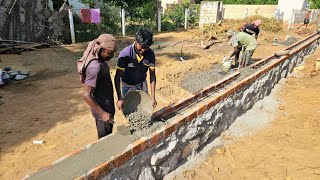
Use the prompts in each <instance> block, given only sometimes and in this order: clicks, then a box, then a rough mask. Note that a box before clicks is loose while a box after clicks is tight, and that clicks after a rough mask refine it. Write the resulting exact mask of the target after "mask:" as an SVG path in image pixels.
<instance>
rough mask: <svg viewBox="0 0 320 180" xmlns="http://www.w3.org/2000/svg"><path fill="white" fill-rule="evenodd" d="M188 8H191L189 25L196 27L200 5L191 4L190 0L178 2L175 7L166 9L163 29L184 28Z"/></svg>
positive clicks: (162, 23)
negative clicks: (188, 0)
mask: <svg viewBox="0 0 320 180" xmlns="http://www.w3.org/2000/svg"><path fill="white" fill-rule="evenodd" d="M186 8H189V16H188V25H189V27H190V28H194V27H196V26H198V22H199V13H200V12H199V11H200V5H193V6H190V5H189V3H188V2H185V3H183V4H177V5H175V6H174V7H173V8H171V9H167V10H166V12H165V14H164V16H163V18H162V21H161V30H163V31H173V30H181V29H183V28H184V20H185V9H186Z"/></svg>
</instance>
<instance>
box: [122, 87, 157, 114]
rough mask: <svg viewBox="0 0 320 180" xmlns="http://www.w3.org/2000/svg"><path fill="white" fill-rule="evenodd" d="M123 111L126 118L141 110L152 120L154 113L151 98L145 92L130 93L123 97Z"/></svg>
mask: <svg viewBox="0 0 320 180" xmlns="http://www.w3.org/2000/svg"><path fill="white" fill-rule="evenodd" d="M122 110H123V114H124V115H125V116H128V115H130V114H131V113H134V112H136V111H138V110H140V111H141V112H144V113H146V114H147V115H148V116H150V118H151V116H152V113H153V107H152V100H151V97H150V96H149V95H148V94H147V93H146V92H144V91H129V92H128V93H127V94H126V95H125V96H124V97H123V109H122Z"/></svg>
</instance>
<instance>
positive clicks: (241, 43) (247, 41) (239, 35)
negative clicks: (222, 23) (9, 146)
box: [227, 30, 257, 67]
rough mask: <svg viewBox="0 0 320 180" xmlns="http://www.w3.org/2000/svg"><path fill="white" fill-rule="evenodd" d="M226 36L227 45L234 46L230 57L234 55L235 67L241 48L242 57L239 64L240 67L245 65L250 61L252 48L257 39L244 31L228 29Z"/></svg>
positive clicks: (237, 63)
mask: <svg viewBox="0 0 320 180" xmlns="http://www.w3.org/2000/svg"><path fill="white" fill-rule="evenodd" d="M227 38H228V39H229V45H231V46H232V47H234V50H233V52H232V53H231V55H230V58H232V57H233V56H235V65H234V66H235V67H239V59H238V58H237V57H239V54H240V51H241V49H242V58H241V62H240V65H241V66H242V67H244V66H247V65H248V64H249V63H250V61H251V57H252V54H253V52H254V50H255V49H256V47H257V40H256V39H255V38H254V37H252V36H251V35H249V34H247V33H245V32H236V31H234V30H229V31H228V32H227Z"/></svg>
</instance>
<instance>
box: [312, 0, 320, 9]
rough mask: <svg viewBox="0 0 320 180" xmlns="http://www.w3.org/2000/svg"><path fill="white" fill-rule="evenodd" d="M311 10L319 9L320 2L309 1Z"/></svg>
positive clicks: (316, 0) (317, 0) (315, 0)
mask: <svg viewBox="0 0 320 180" xmlns="http://www.w3.org/2000/svg"><path fill="white" fill-rule="evenodd" d="M309 2H310V8H311V9H320V1H319V0H309Z"/></svg>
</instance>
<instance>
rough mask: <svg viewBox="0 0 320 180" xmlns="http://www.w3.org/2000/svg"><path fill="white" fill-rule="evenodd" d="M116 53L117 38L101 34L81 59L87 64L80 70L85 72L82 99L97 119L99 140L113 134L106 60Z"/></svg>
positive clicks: (108, 70) (110, 83) (113, 110)
mask: <svg viewBox="0 0 320 180" xmlns="http://www.w3.org/2000/svg"><path fill="white" fill-rule="evenodd" d="M115 51H116V39H115V38H114V37H113V36H112V35H110V34H102V35H100V36H99V37H98V38H97V39H95V40H94V41H91V42H90V43H89V45H88V47H87V49H86V51H85V52H84V54H83V57H82V58H81V59H82V60H83V61H82V62H84V64H83V65H82V67H81V68H82V69H83V72H84V74H83V76H84V77H81V79H83V81H82V82H83V83H84V92H83V98H84V100H85V102H86V103H87V104H88V105H89V106H90V108H91V112H92V115H93V117H94V118H95V120H96V127H97V131H98V138H102V137H104V136H107V135H108V134H111V133H112V128H113V123H114V121H113V117H114V114H115V107H114V95H113V85H112V81H111V77H110V69H109V66H108V64H107V61H109V60H110V59H111V58H112V57H114V53H115ZM81 59H80V60H81ZM78 69H79V68H78Z"/></svg>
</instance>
